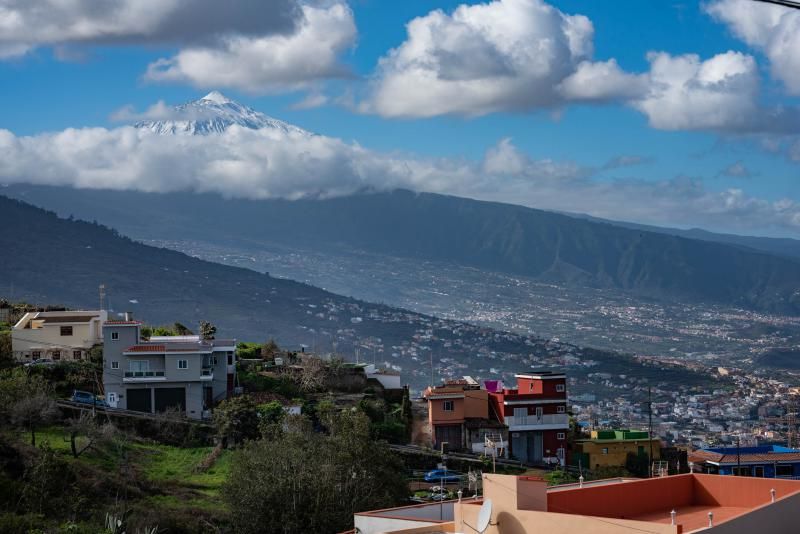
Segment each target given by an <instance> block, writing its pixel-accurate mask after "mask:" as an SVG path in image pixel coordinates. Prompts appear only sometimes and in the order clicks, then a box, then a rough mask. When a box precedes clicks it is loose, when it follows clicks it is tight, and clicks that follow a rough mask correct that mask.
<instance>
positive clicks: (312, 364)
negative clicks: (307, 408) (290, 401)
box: [299, 357, 328, 392]
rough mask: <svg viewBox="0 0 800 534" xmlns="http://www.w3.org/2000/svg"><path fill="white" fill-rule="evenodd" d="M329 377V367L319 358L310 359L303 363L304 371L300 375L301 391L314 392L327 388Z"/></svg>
mask: <svg viewBox="0 0 800 534" xmlns="http://www.w3.org/2000/svg"><path fill="white" fill-rule="evenodd" d="M327 377H328V367H327V365H325V362H323V361H322V360H321V359H319V358H314V357H309V358H306V359H305V360H304V361H303V371H302V372H301V373H300V378H299V382H300V383H299V385H300V391H304V392H313V391H319V390H321V389H322V388H323V387H325V379H326V378H327Z"/></svg>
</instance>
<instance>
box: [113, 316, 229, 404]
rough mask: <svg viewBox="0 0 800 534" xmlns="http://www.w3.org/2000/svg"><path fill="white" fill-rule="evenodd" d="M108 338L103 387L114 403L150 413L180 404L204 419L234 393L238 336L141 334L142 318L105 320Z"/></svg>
mask: <svg viewBox="0 0 800 534" xmlns="http://www.w3.org/2000/svg"><path fill="white" fill-rule="evenodd" d="M103 338H104V343H103V387H104V390H105V398H106V402H108V404H109V405H110V406H111V407H112V408H120V409H126V410H133V411H138V412H145V413H156V412H162V411H165V410H167V409H168V408H177V409H178V410H180V411H181V412H183V413H184V414H185V415H186V416H187V417H189V418H192V419H201V418H207V417H209V416H210V415H211V412H210V410H211V408H212V407H213V406H214V405H215V404H216V403H217V402H219V401H221V400H223V399H226V398H228V397H229V396H230V395H231V394H232V393H233V389H234V381H235V376H236V341H235V340H232V339H230V340H224V339H202V338H201V337H200V336H163V337H156V336H153V337H150V338H149V339H142V336H141V323H140V322H138V321H106V322H105V323H104V324H103Z"/></svg>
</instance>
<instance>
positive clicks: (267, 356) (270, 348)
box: [261, 338, 281, 360]
mask: <svg viewBox="0 0 800 534" xmlns="http://www.w3.org/2000/svg"><path fill="white" fill-rule="evenodd" d="M280 353H281V348H280V347H279V346H278V344H277V343H276V342H275V339H274V338H269V340H267V342H266V343H264V345H263V346H262V347H261V358H262V359H264V360H274V359H275V356H277V355H278V354H280Z"/></svg>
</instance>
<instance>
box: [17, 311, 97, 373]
mask: <svg viewBox="0 0 800 534" xmlns="http://www.w3.org/2000/svg"><path fill="white" fill-rule="evenodd" d="M107 319H108V312H106V311H104V310H102V311H52V312H28V313H26V314H25V315H24V316H23V317H22V319H20V320H19V322H17V324H15V325H14V327H13V329H12V331H11V350H12V351H13V353H14V358H16V359H17V361H32V360H36V359H39V358H47V359H51V360H54V361H63V360H68V361H72V360H83V359H86V358H87V356H88V351H89V349H91V348H92V347H93V346H94V345H100V344H102V343H103V322H105V321H106V320H107Z"/></svg>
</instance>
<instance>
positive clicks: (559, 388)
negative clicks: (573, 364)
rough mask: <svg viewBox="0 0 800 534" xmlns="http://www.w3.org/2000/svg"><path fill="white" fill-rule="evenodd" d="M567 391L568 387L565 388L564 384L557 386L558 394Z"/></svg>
mask: <svg viewBox="0 0 800 534" xmlns="http://www.w3.org/2000/svg"><path fill="white" fill-rule="evenodd" d="M565 389H566V387H564V384H556V392H557V393H564V390H565Z"/></svg>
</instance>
